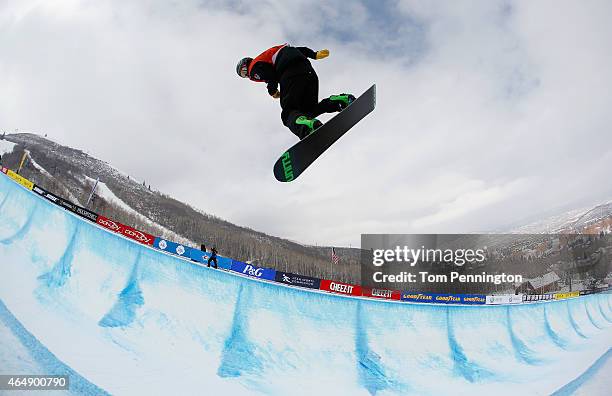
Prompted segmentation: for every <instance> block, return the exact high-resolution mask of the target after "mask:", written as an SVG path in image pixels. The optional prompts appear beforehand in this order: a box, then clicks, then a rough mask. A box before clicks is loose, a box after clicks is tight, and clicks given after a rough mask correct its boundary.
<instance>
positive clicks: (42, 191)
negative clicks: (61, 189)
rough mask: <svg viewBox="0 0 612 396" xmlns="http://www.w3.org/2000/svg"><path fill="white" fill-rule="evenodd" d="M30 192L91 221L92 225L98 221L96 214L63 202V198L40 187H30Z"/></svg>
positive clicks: (65, 201) (68, 202)
mask: <svg viewBox="0 0 612 396" xmlns="http://www.w3.org/2000/svg"><path fill="white" fill-rule="evenodd" d="M32 191H34V192H35V193H36V194H38V195H40V196H41V197H43V198H45V199H47V200H48V201H50V202H53V203H54V204H56V205H59V206H61V207H63V208H65V209H68V210H69V211H71V212H73V213H75V214H77V215H79V216H80V217H82V218H84V219H86V220H89V221H93V222H94V223H96V222H97V221H98V215H97V214H96V213H94V212H92V211H90V210H87V209H85V208H82V207H80V206H79V205H75V204H73V203H72V202H70V201H67V200H65V199H64V198H61V197H58V196H57V195H55V194H52V193H50V192H49V191H47V190H45V189H44V188H42V187H40V186H37V185H34V187H32Z"/></svg>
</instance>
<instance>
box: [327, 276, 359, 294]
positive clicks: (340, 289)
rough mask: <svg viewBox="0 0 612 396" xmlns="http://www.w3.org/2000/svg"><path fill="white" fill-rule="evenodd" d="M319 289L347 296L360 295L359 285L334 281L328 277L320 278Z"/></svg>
mask: <svg viewBox="0 0 612 396" xmlns="http://www.w3.org/2000/svg"><path fill="white" fill-rule="evenodd" d="M320 289H321V290H326V291H330V292H334V293H339V294H346V295H349V296H361V286H359V285H351V284H350V283H342V282H336V281H332V280H329V279H322V280H321V286H320Z"/></svg>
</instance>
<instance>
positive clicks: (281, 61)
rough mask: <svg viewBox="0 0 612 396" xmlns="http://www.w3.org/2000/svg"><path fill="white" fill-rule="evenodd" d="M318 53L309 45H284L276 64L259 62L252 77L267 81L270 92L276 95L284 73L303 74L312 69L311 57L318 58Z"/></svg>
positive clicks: (252, 72)
mask: <svg viewBox="0 0 612 396" xmlns="http://www.w3.org/2000/svg"><path fill="white" fill-rule="evenodd" d="M316 57H317V53H316V52H315V51H313V50H311V49H310V48H308V47H291V46H289V45H288V46H286V47H283V48H282V49H281V50H280V51H279V52H278V55H277V56H276V62H275V64H274V65H272V64H270V63H266V62H257V63H256V64H254V65H253V67H252V68H251V75H250V76H251V77H252V78H254V79H256V80H263V81H265V82H266V83H267V86H268V93H269V94H270V95H274V94H275V93H276V91H278V83H279V81H280V80H281V78H282V77H283V75H284V74H291V75H295V74H301V73H307V72H308V71H310V70H312V66H311V65H310V61H309V60H308V58H310V59H316Z"/></svg>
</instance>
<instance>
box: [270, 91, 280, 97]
mask: <svg viewBox="0 0 612 396" xmlns="http://www.w3.org/2000/svg"><path fill="white" fill-rule="evenodd" d="M272 97H273V98H274V99H278V98H280V91H279V90H278V89H277V90H276V92H274V93H273V94H272Z"/></svg>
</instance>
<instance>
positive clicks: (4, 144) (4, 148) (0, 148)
mask: <svg viewBox="0 0 612 396" xmlns="http://www.w3.org/2000/svg"><path fill="white" fill-rule="evenodd" d="M15 146H16V144H15V143H12V142H9V141H7V140H0V155H4V154H7V153H10V152H12V151H13V149H14V148H15Z"/></svg>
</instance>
